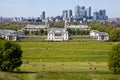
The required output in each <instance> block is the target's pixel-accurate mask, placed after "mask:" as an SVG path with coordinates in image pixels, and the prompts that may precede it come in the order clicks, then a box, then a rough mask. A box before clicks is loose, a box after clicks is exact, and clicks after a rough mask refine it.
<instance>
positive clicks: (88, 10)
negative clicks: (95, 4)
mask: <svg viewBox="0 0 120 80" xmlns="http://www.w3.org/2000/svg"><path fill="white" fill-rule="evenodd" d="M86 17H87V18H90V17H91V7H89V8H87V9H86Z"/></svg>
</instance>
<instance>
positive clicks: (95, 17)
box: [93, 12, 99, 21]
mask: <svg viewBox="0 0 120 80" xmlns="http://www.w3.org/2000/svg"><path fill="white" fill-rule="evenodd" d="M98 19H99V14H98V12H94V13H93V20H94V21H96V20H98Z"/></svg>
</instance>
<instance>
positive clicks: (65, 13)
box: [63, 10, 68, 19]
mask: <svg viewBox="0 0 120 80" xmlns="http://www.w3.org/2000/svg"><path fill="white" fill-rule="evenodd" d="M67 18H68V11H67V10H63V19H67Z"/></svg>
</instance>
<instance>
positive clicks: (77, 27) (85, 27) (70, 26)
mask: <svg viewBox="0 0 120 80" xmlns="http://www.w3.org/2000/svg"><path fill="white" fill-rule="evenodd" d="M65 28H71V29H75V30H76V29H79V30H90V27H89V26H88V25H69V24H68V22H67V21H65Z"/></svg>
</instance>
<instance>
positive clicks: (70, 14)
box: [68, 9, 72, 18]
mask: <svg viewBox="0 0 120 80" xmlns="http://www.w3.org/2000/svg"><path fill="white" fill-rule="evenodd" d="M71 17H72V10H70V9H69V10H68V18H71Z"/></svg>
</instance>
